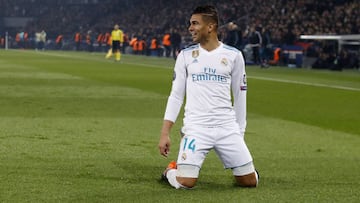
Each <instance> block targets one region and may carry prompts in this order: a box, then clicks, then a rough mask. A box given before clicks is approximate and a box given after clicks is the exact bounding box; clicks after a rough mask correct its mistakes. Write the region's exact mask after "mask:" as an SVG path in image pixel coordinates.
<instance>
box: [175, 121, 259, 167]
mask: <svg viewBox="0 0 360 203" xmlns="http://www.w3.org/2000/svg"><path fill="white" fill-rule="evenodd" d="M182 133H183V134H184V136H183V138H182V139H181V142H180V148H179V155H178V160H177V164H178V165H179V166H180V165H192V166H196V167H198V168H201V166H202V164H203V162H204V160H205V157H206V155H207V154H208V153H209V151H210V150H211V149H214V150H215V152H216V154H217V155H218V156H219V158H220V159H221V161H222V163H223V165H224V167H225V168H236V167H240V166H243V165H245V164H247V163H249V162H252V157H251V154H250V152H249V149H248V148H247V146H246V144H245V141H244V136H243V134H241V133H240V129H239V126H238V124H237V123H235V122H234V123H233V124H230V125H224V126H217V127H204V126H197V125H191V126H184V127H183V128H182Z"/></svg>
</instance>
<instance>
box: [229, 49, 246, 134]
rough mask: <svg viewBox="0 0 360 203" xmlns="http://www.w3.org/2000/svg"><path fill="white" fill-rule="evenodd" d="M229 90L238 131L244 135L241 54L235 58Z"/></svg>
mask: <svg viewBox="0 0 360 203" xmlns="http://www.w3.org/2000/svg"><path fill="white" fill-rule="evenodd" d="M231 89H232V93H233V106H234V110H235V114H236V121H237V123H238V124H239V127H240V131H241V132H242V133H245V129H246V92H247V82H246V71H245V61H244V57H243V56H242V54H241V52H239V54H238V55H237V56H236V59H235V63H234V67H233V69H232V73H231Z"/></svg>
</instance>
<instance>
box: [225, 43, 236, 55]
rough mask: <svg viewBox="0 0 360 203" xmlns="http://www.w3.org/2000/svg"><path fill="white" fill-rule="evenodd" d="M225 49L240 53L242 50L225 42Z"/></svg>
mask: <svg viewBox="0 0 360 203" xmlns="http://www.w3.org/2000/svg"><path fill="white" fill-rule="evenodd" d="M222 48H223V49H224V50H225V51H229V52H233V53H235V54H239V53H240V50H239V49H237V48H235V47H233V46H230V45H227V44H223V47H222Z"/></svg>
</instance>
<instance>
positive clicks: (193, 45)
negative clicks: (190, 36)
mask: <svg viewBox="0 0 360 203" xmlns="http://www.w3.org/2000/svg"><path fill="white" fill-rule="evenodd" d="M196 49H199V44H192V45H189V46H187V47H185V48H184V49H183V50H182V51H183V52H189V51H193V50H196Z"/></svg>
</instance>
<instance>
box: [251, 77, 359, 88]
mask: <svg viewBox="0 0 360 203" xmlns="http://www.w3.org/2000/svg"><path fill="white" fill-rule="evenodd" d="M248 78H254V79H258V80H267V81H274V82H283V83H291V84H299V85H308V86H315V87H328V88H334V89H341V90H352V91H360V89H359V88H355V87H345V86H340V85H326V84H320V83H312V82H301V81H294V80H285V79H278V78H267V77H258V76H248Z"/></svg>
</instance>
